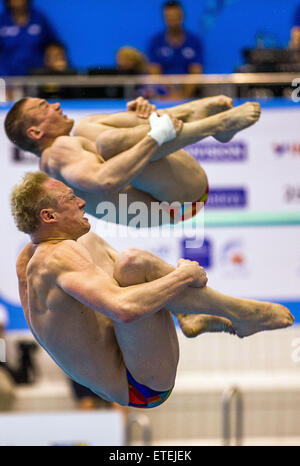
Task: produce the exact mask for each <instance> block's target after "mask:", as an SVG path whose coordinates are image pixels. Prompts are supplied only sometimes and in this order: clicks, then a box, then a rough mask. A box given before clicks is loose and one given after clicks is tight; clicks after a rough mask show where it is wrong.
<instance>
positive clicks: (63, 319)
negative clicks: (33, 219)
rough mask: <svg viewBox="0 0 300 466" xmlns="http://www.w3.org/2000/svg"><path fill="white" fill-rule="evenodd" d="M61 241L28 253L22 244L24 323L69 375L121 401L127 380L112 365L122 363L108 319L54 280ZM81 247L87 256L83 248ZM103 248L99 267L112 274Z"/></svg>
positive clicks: (117, 366)
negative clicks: (75, 297)
mask: <svg viewBox="0 0 300 466" xmlns="http://www.w3.org/2000/svg"><path fill="white" fill-rule="evenodd" d="M64 243H69V241H62V242H59V243H56V244H49V243H43V244H41V245H39V246H38V247H37V248H36V249H35V252H34V251H32V252H30V254H28V247H26V248H25V249H24V250H23V251H22V253H21V255H20V256H19V259H18V264H19V266H18V265H17V270H18V278H19V289H20V297H21V302H22V306H23V309H24V313H25V317H26V320H27V323H28V325H29V327H30V330H31V331H32V333H33V335H34V336H35V338H36V339H37V341H38V342H39V343H40V344H41V346H42V347H43V348H44V349H45V350H46V351H47V352H48V353H49V354H50V356H51V357H52V358H53V359H54V360H55V361H56V363H57V364H58V365H59V366H60V367H61V368H62V369H63V370H64V371H65V372H66V373H67V374H68V375H70V376H71V377H72V378H74V379H75V380H77V381H78V382H79V383H82V384H83V385H86V386H89V387H90V388H92V389H93V387H94V388H95V389H96V388H97V393H98V394H99V395H100V396H102V397H103V398H106V399H108V400H112V399H113V400H117V401H118V400H119V402H120V403H122V404H124V403H126V402H127V400H125V399H123V398H124V394H126V392H127V388H126V380H125V379H124V387H123V384H122V377H120V373H119V371H118V370H114V369H113V368H120V366H121V365H122V355H121V352H120V350H119V347H118V344H117V342H116V339H115V334H114V330H113V322H112V320H111V319H109V318H108V317H106V316H104V315H102V314H100V313H99V312H96V311H94V310H92V309H90V308H88V307H87V306H84V305H83V304H81V303H80V302H78V301H77V300H75V299H73V298H72V297H71V296H69V295H68V294H66V293H65V292H64V291H63V290H62V289H61V288H60V287H59V286H58V284H57V277H58V275H59V272H60V267H61V264H60V261H59V260H57V259H53V257H57V256H58V255H60V254H62V253H63V249H64V247H65V245H64ZM58 248H59V249H58ZM81 251H82V254H86V256H87V258H88V259H89V260H91V257H90V255H89V253H88V251H87V250H86V249H85V248H83V247H82V248H81ZM33 252H34V253H33ZM32 253H33V256H32V257H31V258H30V256H31V254H32ZM55 253H57V254H55ZM98 254H99V252H98ZM102 254H103V260H102V264H103V270H104V271H105V272H106V273H107V274H109V275H112V270H113V260H112V259H111V257H110V255H109V253H108V252H107V251H106V250H105V248H104V247H103V251H102ZM20 264H22V265H21V266H20ZM26 265H27V267H26ZM25 273H26V277H25V276H24V274H25ZM24 283H26V285H27V289H25V286H26V285H25V286H24ZM99 286H101V284H99ZM27 295H28V301H27ZM27 302H28V305H27ZM99 387H100V388H99Z"/></svg>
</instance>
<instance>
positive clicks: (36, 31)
mask: <svg viewBox="0 0 300 466" xmlns="http://www.w3.org/2000/svg"><path fill="white" fill-rule="evenodd" d="M3 1H4V4H5V10H4V12H3V13H2V14H1V15H0V76H26V75H28V74H29V72H30V70H31V69H32V68H39V67H41V66H42V65H43V54H44V49H45V46H46V45H47V44H48V43H49V42H52V41H55V40H56V35H55V33H54V31H53V30H52V27H51V26H50V24H49V22H48V20H47V19H46V18H45V16H44V15H43V14H42V13H40V12H39V11H38V10H36V9H35V8H33V7H32V6H31V1H30V0H3Z"/></svg>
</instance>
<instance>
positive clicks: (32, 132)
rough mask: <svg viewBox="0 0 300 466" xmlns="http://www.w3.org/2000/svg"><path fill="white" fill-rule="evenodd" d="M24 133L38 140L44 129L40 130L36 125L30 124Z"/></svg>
mask: <svg viewBox="0 0 300 466" xmlns="http://www.w3.org/2000/svg"><path fill="white" fill-rule="evenodd" d="M26 134H27V136H28V137H29V139H33V140H34V141H39V140H40V139H41V138H42V137H43V135H44V131H42V130H41V129H40V128H38V127H37V126H30V128H28V129H27V130H26Z"/></svg>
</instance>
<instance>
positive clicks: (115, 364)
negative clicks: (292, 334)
mask: <svg viewBox="0 0 300 466" xmlns="http://www.w3.org/2000/svg"><path fill="white" fill-rule="evenodd" d="M32 199H34V203H33V202H32ZM11 206H12V213H13V216H14V218H15V222H16V224H17V226H18V228H19V229H20V230H21V231H23V232H25V233H28V234H29V235H30V238H31V241H32V242H31V243H29V244H28V245H27V246H26V247H25V248H24V249H23V251H22V252H21V254H20V256H19V258H18V261H17V274H18V279H19V292H20V299H21V303H22V307H23V310H24V313H25V317H26V321H27V322H28V325H29V328H30V329H31V331H32V333H33V335H34V336H35V337H36V339H37V341H38V342H39V343H40V344H41V345H42V346H43V348H44V349H45V350H46V351H47V352H48V353H49V355H50V356H51V357H52V358H53V359H54V360H55V362H56V363H57V364H58V365H59V366H60V367H61V368H62V369H63V370H64V371H65V372H66V373H67V375H68V376H70V377H72V378H73V379H74V380H76V381H77V382H79V383H80V384H82V385H85V386H86V387H88V388H90V389H92V390H93V391H94V392H95V393H96V394H98V395H99V396H101V397H102V398H104V399H106V400H108V401H115V402H117V403H119V404H120V405H123V406H135V407H143V408H150V407H154V406H159V405H160V404H162V403H163V402H164V401H165V400H166V399H167V398H168V397H169V396H170V394H171V392H172V388H173V386H174V383H175V379H176V371H177V365H178V360H179V348H178V339H177V332H176V329H175V325H174V320H173V318H172V315H171V313H173V314H175V315H177V318H178V321H179V323H180V326H181V328H182V330H183V332H184V334H185V335H186V336H188V337H195V336H196V335H201V334H203V333H206V332H226V333H229V334H234V333H236V334H237V335H238V336H239V337H241V338H242V337H245V336H249V335H252V334H254V333H257V332H260V331H263V330H272V329H276V328H283V327H287V326H289V325H292V324H293V322H294V319H293V317H292V315H291V314H290V312H289V311H288V310H287V309H286V308H284V307H283V306H280V305H276V304H270V303H260V302H258V301H252V300H245V299H239V298H234V297H231V296H226V295H224V294H221V293H218V292H217V291H214V290H213V289H211V288H209V287H207V286H206V284H207V276H206V273H205V270H204V269H203V268H202V267H200V266H199V264H198V262H194V261H189V260H185V259H180V260H179V261H178V264H177V267H172V266H171V265H169V264H167V263H166V262H164V261H163V260H161V259H160V258H159V257H158V256H156V255H154V254H152V253H150V252H148V251H144V250H140V249H136V248H132V249H127V250H125V251H123V252H121V253H118V252H117V251H115V250H114V249H113V248H112V247H111V246H110V245H109V244H107V243H106V242H105V241H104V240H102V239H101V238H99V237H98V236H97V235H95V234H94V233H92V232H89V229H90V225H89V222H88V221H87V219H85V218H84V208H85V201H84V200H83V199H80V198H78V197H76V196H75V195H74V193H73V191H72V189H71V188H69V187H68V186H66V185H65V184H64V183H62V182H60V181H58V180H55V179H53V178H50V177H48V176H47V175H46V174H45V173H42V172H36V173H27V174H26V175H25V177H24V178H23V180H22V181H21V182H20V183H19V184H18V185H17V186H16V187H15V188H14V190H13V193H12V196H11ZM37 206H38V208H37ZM25 213H26V215H25ZM178 314H182V315H178ZM66 335H67V338H66ZM137 398H138V400H137Z"/></svg>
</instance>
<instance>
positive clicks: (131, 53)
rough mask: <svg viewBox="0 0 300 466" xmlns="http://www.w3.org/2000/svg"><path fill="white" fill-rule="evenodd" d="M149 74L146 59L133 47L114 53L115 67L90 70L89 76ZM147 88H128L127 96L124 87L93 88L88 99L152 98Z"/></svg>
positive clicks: (125, 47)
mask: <svg viewBox="0 0 300 466" xmlns="http://www.w3.org/2000/svg"><path fill="white" fill-rule="evenodd" d="M148 72H149V64H148V60H147V57H146V56H145V55H144V54H143V53H142V52H140V51H139V50H138V49H136V48H134V47H129V46H124V47H121V48H120V49H119V50H118V51H117V53H116V66H114V67H111V68H103V67H98V68H91V69H90V70H89V75H92V76H95V75H98V76H107V77H109V76H124V75H125V76H127V75H141V74H147V73H148ZM149 92H150V94H149V93H148V86H130V95H128V94H127V91H126V88H125V87H124V86H117V85H115V86H103V87H101V88H98V87H97V88H93V89H91V90H90V91H89V97H92V98H104V99H128V98H130V99H134V98H136V97H138V96H139V95H142V96H144V97H145V98H150V97H151V98H152V93H151V90H150V87H149Z"/></svg>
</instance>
